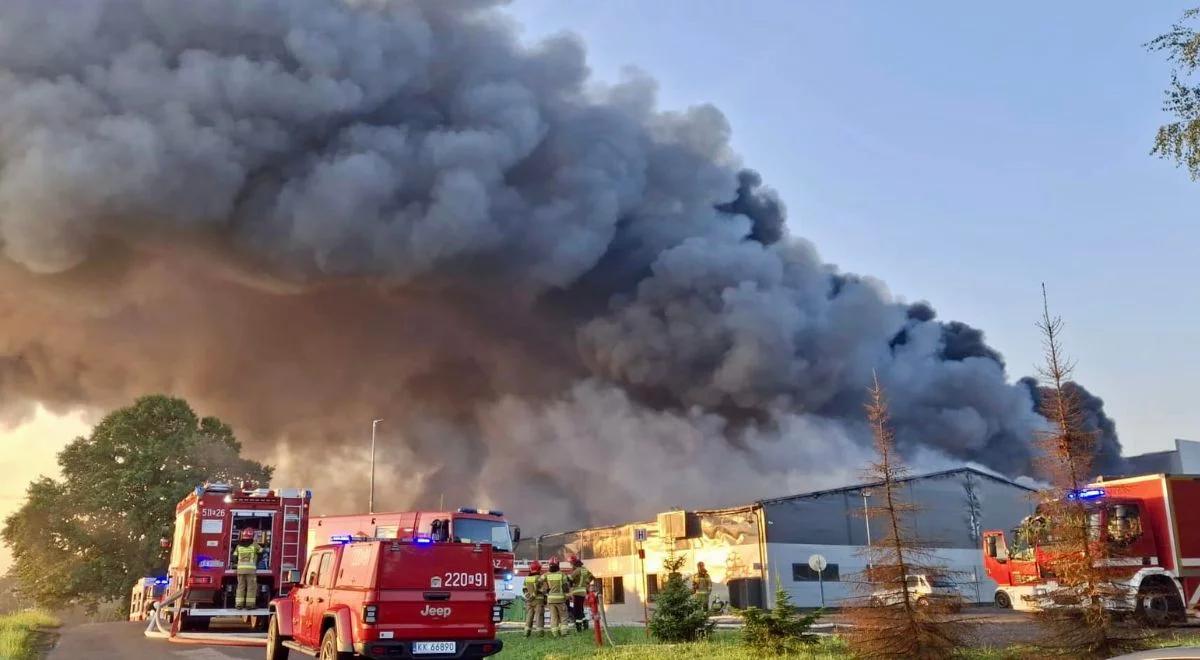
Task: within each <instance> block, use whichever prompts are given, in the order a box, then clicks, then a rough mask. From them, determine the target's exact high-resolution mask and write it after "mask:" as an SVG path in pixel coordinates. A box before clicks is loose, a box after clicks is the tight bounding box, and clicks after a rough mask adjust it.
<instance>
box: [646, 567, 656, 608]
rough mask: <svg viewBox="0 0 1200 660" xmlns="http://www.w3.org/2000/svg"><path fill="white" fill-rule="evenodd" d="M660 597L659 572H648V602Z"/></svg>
mask: <svg viewBox="0 0 1200 660" xmlns="http://www.w3.org/2000/svg"><path fill="white" fill-rule="evenodd" d="M657 599H658V573H647V574H646V602H647V603H653V602H654V601H655V600H657Z"/></svg>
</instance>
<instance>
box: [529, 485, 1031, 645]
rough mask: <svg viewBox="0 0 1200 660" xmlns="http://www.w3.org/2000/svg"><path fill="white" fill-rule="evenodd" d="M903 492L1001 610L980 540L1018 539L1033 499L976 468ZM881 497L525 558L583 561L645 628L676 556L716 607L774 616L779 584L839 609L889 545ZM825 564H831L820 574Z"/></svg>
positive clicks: (815, 498)
mask: <svg viewBox="0 0 1200 660" xmlns="http://www.w3.org/2000/svg"><path fill="white" fill-rule="evenodd" d="M902 488H903V489H904V493H905V497H906V498H907V501H908V502H911V503H913V504H915V505H917V506H918V507H919V511H917V512H915V513H913V514H912V519H911V520H912V524H913V525H915V529H916V532H917V534H918V536H919V537H920V538H921V539H923V540H924V541H926V542H927V543H929V544H930V546H931V551H932V552H933V554H934V555H935V556H936V557H937V558H938V560H939V561H941V562H942V563H944V564H945V566H946V567H947V568H948V569H950V570H952V571H955V572H956V575H957V576H958V584H959V589H960V590H961V591H962V593H963V596H964V597H966V598H967V599H968V600H970V601H976V602H990V601H991V600H992V597H993V594H994V592H995V587H996V585H995V584H994V583H993V582H991V581H990V580H989V579H988V578H987V576H986V574H985V573H984V571H983V563H982V557H981V552H980V536H981V534H982V532H983V531H984V530H988V529H1005V530H1008V529H1012V528H1013V527H1014V526H1015V525H1016V524H1017V523H1018V522H1019V521H1020V520H1021V518H1023V517H1024V516H1026V515H1028V514H1029V513H1030V512H1031V511H1032V509H1033V499H1032V498H1031V496H1030V495H1031V493H1032V490H1031V489H1029V488H1026V487H1025V486H1022V485H1020V484H1017V483H1014V482H1012V481H1009V480H1007V479H1004V478H1001V477H998V476H995V475H992V474H988V473H986V472H983V471H981V470H976V469H974V468H969V467H964V468H960V469H955V470H947V471H943V472H935V473H932V474H924V475H919V476H913V477H910V478H907V479H904V480H903V482H902ZM879 496H880V493H879V491H878V484H861V485H857V486H850V487H846V488H837V489H833V490H823V491H818V492H812V493H804V494H800V495H791V496H788V497H780V498H775V499H769V500H760V501H757V502H754V503H751V504H748V505H745V506H740V507H733V508H728V509H719V510H709V511H670V512H667V513H663V514H659V516H658V517H657V519H656V520H654V521H643V522H630V523H625V524H620V525H613V526H608V527H597V528H591V529H581V530H576V531H572V532H562V533H556V534H545V535H542V536H538V537H534V538H527V539H522V540H521V542H520V543H519V544H518V546H517V557H518V559H547V558H550V557H559V558H566V557H567V556H569V555H578V556H579V557H580V558H581V559H582V560H583V561H584V563H585V564H587V566H588V568H589V569H590V570H591V571H592V572H593V573H594V574H595V575H596V576H597V578H598V579H600V580H601V581H602V583H603V587H604V601H605V603H606V610H607V612H608V616H609V619H610V621H615V622H630V621H640V620H642V617H643V607H642V606H643V602H646V600H647V599H648V600H649V602H653V600H654V595H655V593H656V592H657V591H658V586H659V574H660V573H661V572H662V561H663V558H664V557H665V556H666V554H667V552H668V551H669V550H670V549H671V548H672V546H673V547H674V550H675V552H676V554H677V555H679V556H682V557H684V558H685V559H686V563H685V564H684V569H683V572H684V573H685V575H690V574H691V573H693V572H694V571H695V565H696V562H698V561H703V562H704V563H705V566H706V567H707V568H708V571H709V573H710V574H711V576H712V578H713V583H714V584H713V597H714V598H720V599H722V600H724V601H726V602H728V603H730V604H732V605H734V606H736V607H745V606H749V605H760V606H761V605H765V606H767V607H770V606H771V605H772V601H773V600H774V593H773V592H774V587H773V585H775V584H776V581H778V582H779V583H781V584H782V585H783V586H784V588H786V589H787V590H788V591H789V592H790V593H791V596H792V598H793V600H794V602H795V603H796V604H797V605H800V606H804V607H816V606H820V605H821V604H822V591H823V592H824V595H823V598H824V603H825V604H826V605H829V606H837V605H839V601H841V600H842V599H845V598H847V597H851V596H854V595H855V593H854V591H853V585H852V584H851V583H850V580H851V579H853V576H854V575H855V574H856V573H860V572H861V571H862V570H863V568H864V564H865V560H864V559H863V558H862V557H860V556H859V551H860V550H861V549H862V547H863V546H864V544H865V543H866V542H867V534H868V532H869V533H870V534H871V536H872V537H873V538H875V539H879V538H882V537H883V536H884V533H885V532H884V522H883V521H882V520H880V519H879V518H876V519H875V520H874V521H873V522H872V524H871V526H870V530H868V529H867V525H866V523H865V521H864V517H863V505H864V500H865V501H866V502H867V503H869V504H870V505H871V506H877V505H878V504H879V502H878V501H877V498H878V497H879ZM638 538H644V539H645V541H644V542H642V543H640V544H639V543H638V542H637V540H636V539H638ZM639 545H640V547H641V548H642V549H644V551H645V560H644V563H643V562H642V561H641V560H639V558H638V552H637V549H638V547H639ZM813 554H820V555H822V556H824V557H825V558H826V560H827V562H828V567H827V568H826V569H825V570H824V571H823V572H822V574H821V575H820V576H818V575H817V573H815V572H814V571H813V570H812V569H811V568H809V565H808V559H809V557H810V556H812V555H813ZM643 575H644V577H643ZM819 578H820V579H819ZM764 585H766V586H767V588H764Z"/></svg>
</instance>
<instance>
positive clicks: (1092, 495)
mask: <svg viewBox="0 0 1200 660" xmlns="http://www.w3.org/2000/svg"><path fill="white" fill-rule="evenodd" d="M1097 497H1104V489H1103V488H1082V489H1080V490H1076V491H1072V492H1070V493H1067V499H1068V500H1094V499H1096V498H1097Z"/></svg>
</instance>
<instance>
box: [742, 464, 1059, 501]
mask: <svg viewBox="0 0 1200 660" xmlns="http://www.w3.org/2000/svg"><path fill="white" fill-rule="evenodd" d="M963 472H970V473H972V474H975V475H977V476H980V477H983V478H985V479H991V480H992V481H996V482H999V483H1002V484H1005V485H1008V486H1015V487H1017V488H1020V489H1022V490H1027V491H1029V492H1031V493H1032V492H1034V491H1036V490H1037V489H1036V488H1030V487H1029V486H1025V485H1023V484H1019V483H1017V482H1015V481H1013V480H1011V479H1005V478H1004V477H1000V476H997V475H995V474H992V473H990V472H984V471H983V470H980V469H978V468H973V467H970V466H963V467H960V468H952V469H949V470H940V471H938V472H927V473H924V474H914V475H912V476H910V477H904V478H902V479H896V481H895V482H896V483H908V482H910V481H918V480H921V479H936V478H939V477H948V476H950V475H953V474H960V473H963ZM882 485H883V482H882V481H872V482H868V483H862V484H855V485H853V486H842V487H840V488H830V489H827V490H815V491H812V492H809V493H797V494H795V495H784V496H782V497H772V498H770V499H763V500H756V501H755V504H774V503H776V502H786V501H788V500H799V499H807V498H810V497H824V496H826V495H836V494H839V493H848V492H854V491H860V490H863V489H866V488H879V487H880V486H882Z"/></svg>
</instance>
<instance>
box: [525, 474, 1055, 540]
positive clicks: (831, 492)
mask: <svg viewBox="0 0 1200 660" xmlns="http://www.w3.org/2000/svg"><path fill="white" fill-rule="evenodd" d="M964 472H970V473H971V474H974V475H976V476H979V477H982V478H984V479H990V480H992V481H995V482H998V483H1002V484H1005V485H1007V486H1014V487H1016V488H1020V489H1021V490H1025V491H1029V492H1031V493H1032V492H1035V491H1036V490H1037V489H1036V488H1030V487H1029V486H1025V485H1023V484H1019V483H1017V482H1015V481H1013V480H1011V479H1005V478H1004V477H1001V476H997V475H995V474H992V473H990V472H985V471H983V470H980V469H978V468H974V467H970V466H965V465H964V466H963V467H960V468H951V469H949V470H939V471H937V472H927V473H924V474H914V475H912V476H909V477H904V478H902V479H897V480H896V483H908V482H910V481H918V480H921V479H937V478H940V477H948V476H951V475H955V474H961V473H964ZM882 485H883V482H882V481H874V482H869V483H861V484H854V485H852V486H842V487H840V488H830V489H827V490H815V491H811V492H807V493H797V494H794V495H783V496H781V497H772V498H769V499H761V500H754V501H753V502H752V503H750V504H743V505H741V506H733V507H726V508H721V509H689V511H690V512H691V513H705V514H722V513H738V512H742V511H748V510H750V509H754V508H756V507H760V506H763V505H765V504H775V503H778V502H788V501H791V500H800V499H807V498H816V497H824V496H826V495H836V494H839V493H853V492H855V491H861V490H863V489H864V488H878V487H880V486H882ZM664 513H665V512H664ZM656 523H657V521H656V520H635V521H628V522H622V523H615V524H612V525H597V526H595V527H581V528H577V529H572V530H566V531H561V532H548V533H546V534H539V535H537V536H536V537H528V538H530V539H533V538H545V537H551V536H561V535H564V534H574V533H576V532H582V531H592V530H602V529H617V528H620V527H626V526H629V525H646V526H649V525H654V524H656ZM521 540H522V541H524V540H526V539H525V538H522V539H521Z"/></svg>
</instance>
